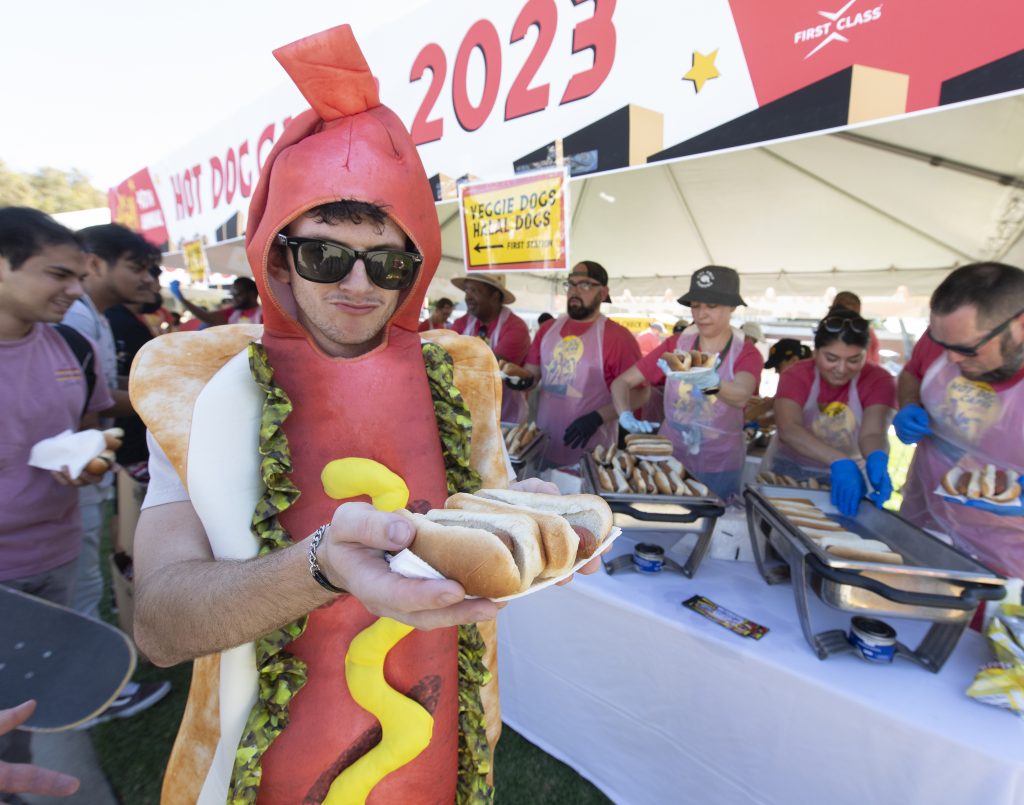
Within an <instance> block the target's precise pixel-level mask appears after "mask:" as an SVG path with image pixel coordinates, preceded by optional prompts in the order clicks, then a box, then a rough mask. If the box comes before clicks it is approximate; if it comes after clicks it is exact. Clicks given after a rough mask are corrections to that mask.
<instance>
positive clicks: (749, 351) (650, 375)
mask: <svg viewBox="0 0 1024 805" xmlns="http://www.w3.org/2000/svg"><path fill="white" fill-rule="evenodd" d="M682 335H683V333H675V334H673V335H670V336H669V337H668V338H666V339H665V340H664V341H663V342H662V344H661V345H660V346H659V347H657V348H655V349H654V350H652V351H651V352H649V353H647V354H646V355H645V356H644V357H643V359H642V360H641V361H640V363H638V364H637V365H636V368H637V369H639V370H640V373H641V374H642V375H643V376H644V377H645V378H647V382H649V383H650V384H651V385H654V386H660V385H663V384H664V383H665V373H664V372H662V371H661V369H660V368H658V359H659V358H660V357H661V356H662V355H664V354H665V353H666V352H672V351H673V350H674V349H675V348H676V344H678V343H679V339H680V337H681V336H682ZM762 369H764V358H762V357H761V353H760V352H758V351H757V347H755V346H754V345H753V344H749V343H746V342H744V344H743V350H742V351H741V352H740V355H739V357H738V358H737V359H736V365H735V367H733V376H735V375H737V374H739V373H740V372H747V373H748V374H751V375H753V377H754V391H755V393H756V392H757V389H758V387H759V386H760V385H761V370H762Z"/></svg>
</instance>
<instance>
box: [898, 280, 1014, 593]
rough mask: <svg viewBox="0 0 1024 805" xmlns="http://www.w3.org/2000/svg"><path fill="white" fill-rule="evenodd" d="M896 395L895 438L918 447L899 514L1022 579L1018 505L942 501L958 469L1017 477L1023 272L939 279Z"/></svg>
mask: <svg viewBox="0 0 1024 805" xmlns="http://www.w3.org/2000/svg"><path fill="white" fill-rule="evenodd" d="M898 396H899V402H900V411H899V413H898V414H897V415H896V418H895V419H894V420H893V425H894V426H895V428H896V435H897V436H898V437H899V438H900V440H902V441H903V442H904V443H905V444H915V443H916V444H917V450H916V451H915V452H914V460H913V463H912V464H911V465H910V474H909V476H908V478H907V485H906V489H905V492H904V495H903V506H902V508H901V509H900V514H902V515H903V516H904V517H905V518H906V519H908V520H909V521H910V522H912V523H914V524H916V525H919V526H921V527H923V528H930V529H933V530H936V531H940V532H942V533H944V534H948V535H949V536H950V537H951V538H952V539H953V541H954V544H956V545H957V546H958V547H960V548H961V549H963V550H965V551H967V552H968V553H970V554H972V555H974V556H976V557H978V559H980V560H981V561H982V562H984V563H985V564H986V565H988V566H989V567H991V568H992V569H993V570H996V571H999V572H1001V573H1004V574H1007V575H1011V576H1016V577H1022V576H1024V506H1022V505H1017V504H1012V503H1011V504H1010V505H996V504H991V503H988V502H986V501H985V500H984V499H980V500H968V499H966V498H963V499H960V498H951V497H948V496H946V495H943V494H941V480H942V477H943V476H944V475H945V474H946V473H947V472H948V471H949V470H950V469H952V468H953V467H956V466H959V467H961V468H962V469H964V470H976V469H979V468H980V467H983V466H984V465H986V464H994V465H995V466H996V467H997V468H998V469H1002V470H1014V471H1016V472H1018V473H1024V451H1022V450H1021V442H1022V440H1024V271H1021V270H1020V269H1019V268H1015V267H1013V266H1008V265H1003V264H1001V263H974V264H972V265H966V266H962V267H961V268H958V269H957V270H956V271H953V272H952V273H951V274H950V275H949V276H948V277H946V279H945V280H943V281H942V283H941V284H940V285H939V287H938V288H936V289H935V292H934V293H933V294H932V298H931V316H930V318H929V324H928V332H927V333H926V334H925V335H924V336H923V337H922V338H921V340H920V341H918V342H917V345H916V346H915V347H914V352H913V354H912V355H911V358H910V362H909V363H907V365H906V366H905V367H904V369H903V371H902V372H901V373H900V377H899V382H898ZM936 490H940V491H939V492H937V491H936Z"/></svg>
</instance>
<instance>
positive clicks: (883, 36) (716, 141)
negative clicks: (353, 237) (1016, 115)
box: [111, 0, 1024, 250]
mask: <svg viewBox="0 0 1024 805" xmlns="http://www.w3.org/2000/svg"><path fill="white" fill-rule="evenodd" d="M341 22H344V18H343V16H339V23H341ZM1022 30H1024V3H1021V2H1020V0H985V2H984V3H976V4H965V3H952V2H948V0H899V2H893V0H886V2H879V1H878V0H787V2H785V3H771V4H768V3H765V2H763V0H731V2H727V0H649V1H648V2H643V3H635V2H634V3H626V2H616V0H514V1H513V2H508V3H487V4H480V3H477V2H470V0H445V2H443V3H442V2H441V0H436V2H434V3H430V4H427V5H425V6H422V7H420V8H419V9H418V10H416V11H415V12H413V13H411V14H410V15H409V16H407V17H405V18H403V19H402V20H401V21H399V22H397V23H395V24H394V25H391V26H389V27H388V28H387V29H386V30H378V31H376V32H374V33H371V34H366V35H363V34H361V32H360V31H359V30H356V31H355V33H356V37H357V38H358V39H359V41H360V44H361V47H362V48H363V51H364V53H365V55H366V58H367V61H368V62H369V64H370V67H371V68H372V69H373V70H374V73H375V75H376V77H377V79H378V81H379V84H380V93H381V98H382V100H383V102H384V103H386V104H387V105H388V106H390V107H391V108H393V109H394V110H395V111H396V112H397V113H398V114H399V115H400V116H401V118H402V119H403V120H404V121H405V123H406V125H407V126H408V127H409V129H410V131H411V132H412V134H413V137H414V138H415V139H416V141H417V143H418V145H419V148H420V154H421V156H422V158H423V161H424V164H425V166H426V169H427V173H428V175H430V176H431V179H432V182H433V184H434V189H435V196H436V197H437V198H438V199H447V198H451V199H454V198H456V196H457V193H456V188H457V186H458V184H459V183H460V181H473V180H486V181H502V180H505V179H508V178H509V177H511V176H513V175H514V174H516V173H521V172H524V171H529V170H537V169H542V168H545V167H549V166H565V167H566V168H568V170H569V171H570V174H571V175H572V176H580V175H587V174H593V173H600V172H606V171H614V170H620V169H625V168H632V167H639V166H642V165H645V164H647V163H649V162H658V161H662V160H666V159H676V158H681V157H688V156H693V155H696V154H702V153H708V152H711V151H715V150H721V149H725V148H732V147H742V146H748V145H752V144H755V143H758V142H764V141H767V140H772V139H778V138H781V137H791V136H797V135H802V134H807V133H810V132H814V131H821V130H829V129H835V128H842V127H846V126H849V125H853V124H857V123H861V122H864V121H867V120H878V119H883V118H888V117H895V116H899V115H902V114H906V113H908V112H913V111H917V110H921V109H928V108H931V107H935V106H938V105H940V104H943V103H952V102H957V101H963V100H970V99H972V98H976V97H982V96H986V95H991V94H995V93H999V92H1006V91H1018V90H1020V89H1021V87H1022V85H1024V78H1022V76H1024V69H1022V62H1024V50H1022V48H1024V39H1022V37H1021V35H1020V31H1022ZM310 33H314V32H313V31H311V32H310ZM282 44H285V43H282ZM266 58H268V59H271V58H272V56H271V54H270V53H267V54H266ZM305 106H306V104H305V102H304V101H303V99H302V97H301V96H300V95H299V94H298V92H297V90H295V89H294V87H292V86H291V85H290V82H288V81H287V78H286V77H285V76H282V84H281V85H280V86H279V87H278V88H276V89H274V90H273V91H272V92H269V93H268V95H267V96H266V97H265V98H263V99H261V101H260V102H258V103H255V104H253V105H251V106H249V107H248V108H245V109H242V110H240V111H239V112H238V113H237V114H236V115H235V116H234V117H233V118H232V119H230V120H229V121H228V122H226V123H224V124H223V125H221V126H219V127H218V128H216V129H215V130H212V131H208V132H206V133H205V134H203V135H202V136H201V137H200V138H199V139H197V140H196V141H195V142H193V143H191V144H190V145H188V146H187V147H185V148H183V149H182V150H181V151H180V152H179V153H177V154H174V155H171V156H170V157H168V158H164V159H160V160H158V161H155V162H154V163H153V164H151V165H150V166H148V173H147V175H148V176H150V177H152V181H151V183H150V184H151V189H152V191H153V192H154V193H155V195H156V197H157V198H156V201H157V205H156V206H155V207H153V208H151V210H156V211H158V212H161V211H162V216H163V218H164V219H165V225H166V235H167V237H166V239H167V240H168V241H169V247H170V249H172V250H173V249H177V248H180V244H181V243H182V242H184V241H185V240H192V239H196V238H201V237H206V238H207V240H208V242H210V243H213V242H215V241H218V240H224V239H227V238H230V237H235V236H238V235H241V234H243V233H244V231H245V214H246V210H247V208H248V203H249V198H250V196H251V195H252V191H253V188H254V186H255V183H256V181H257V179H258V177H259V172H260V168H261V166H262V163H263V159H264V158H265V156H266V154H267V152H268V151H269V149H270V147H271V146H272V145H273V143H274V141H275V140H276V138H277V137H278V136H279V135H280V133H281V131H282V130H283V127H284V125H286V123H287V121H288V120H289V119H290V118H291V117H292V116H293V115H295V114H297V113H299V112H300V111H302V110H303V109H304V108H305ZM143 173H146V171H140V173H139V174H136V176H135V177H133V179H136V178H137V177H138V176H140V175H141V174H143ZM130 181H131V180H126V183H123V184H122V185H121V186H119V188H117V190H116V191H112V195H111V206H112V210H114V209H115V203H116V205H117V207H116V209H117V210H124V209H125V206H124V202H123V199H125V198H127V197H129V196H131V192H129V190H126V189H125V188H126V185H127V183H129V182H130ZM137 187H138V183H137ZM135 193H136V195H137V194H138V189H136V191H135ZM115 195H116V198H115ZM139 210H140V218H139V224H138V227H139V228H140V229H143V231H146V232H147V237H150V238H151V239H152V238H153V237H155V235H154V234H152V233H154V232H157V231H159V230H158V228H152V229H150V228H149V227H147V226H146V224H144V223H143V220H142V213H141V210H142V208H141V206H140V207H139ZM115 216H116V217H118V218H119V219H122V216H121V213H120V212H117V211H115ZM123 219H124V220H131V219H130V216H123ZM153 220H155V218H154V219H153Z"/></svg>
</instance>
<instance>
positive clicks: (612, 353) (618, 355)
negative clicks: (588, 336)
mask: <svg viewBox="0 0 1024 805" xmlns="http://www.w3.org/2000/svg"><path fill="white" fill-rule="evenodd" d="M556 321H557V319H551V320H550V321H546V322H544V323H543V324H542V325H541V326H540V329H539V330H537V334H536V335H535V336H534V337H533V343H532V344H530V351H529V353H528V354H527V356H526V362H527V363H532V364H534V365H535V366H540V342H541V341H543V340H544V334H545V333H546V332H547V331H548V330H550V329H551V325H553V324H554V323H555V322H556ZM598 321H600V320H598ZM593 324H594V322H592V321H576V320H575V319H569V320H568V321H566V323H565V326H564V327H562V338H569V337H570V336H573V335H575V336H581V335H583V334H584V333H585V332H586V331H587V330H588V329H590V327H591V325H593ZM603 344H604V346H603V347H602V350H601V351H602V353H603V355H602V358H603V359H604V382H605V383H607V384H608V387H609V388H611V385H612V381H614V380H615V378H617V377H618V376H619V375H621V374H622V373H623V372H625V371H626V370H627V369H628V368H629V367H630V366H632V365H633V364H634V363H636V362H637V361H638V360H640V346H639V345H638V344H637V343H636V339H635V338H634V337H633V334H632V333H631V332H630V331H629V330H627V329H626V328H625V327H623V326H622V325H621V324H619V323H618V322H616V321H612V320H611V319H606V320H605V328H604V341H603Z"/></svg>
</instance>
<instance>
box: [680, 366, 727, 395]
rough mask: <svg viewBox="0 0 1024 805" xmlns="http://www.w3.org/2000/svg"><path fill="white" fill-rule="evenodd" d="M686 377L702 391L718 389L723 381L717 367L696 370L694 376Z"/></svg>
mask: <svg viewBox="0 0 1024 805" xmlns="http://www.w3.org/2000/svg"><path fill="white" fill-rule="evenodd" d="M686 379H687V381H688V382H689V383H690V384H691V385H692V386H693V387H694V388H697V389H700V390H701V391H707V390H708V389H717V388H718V387H719V386H720V385H721V383H722V378H720V377H719V376H718V370H717V369H699V370H698V371H696V372H694V374H693V377H687V378H686Z"/></svg>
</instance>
